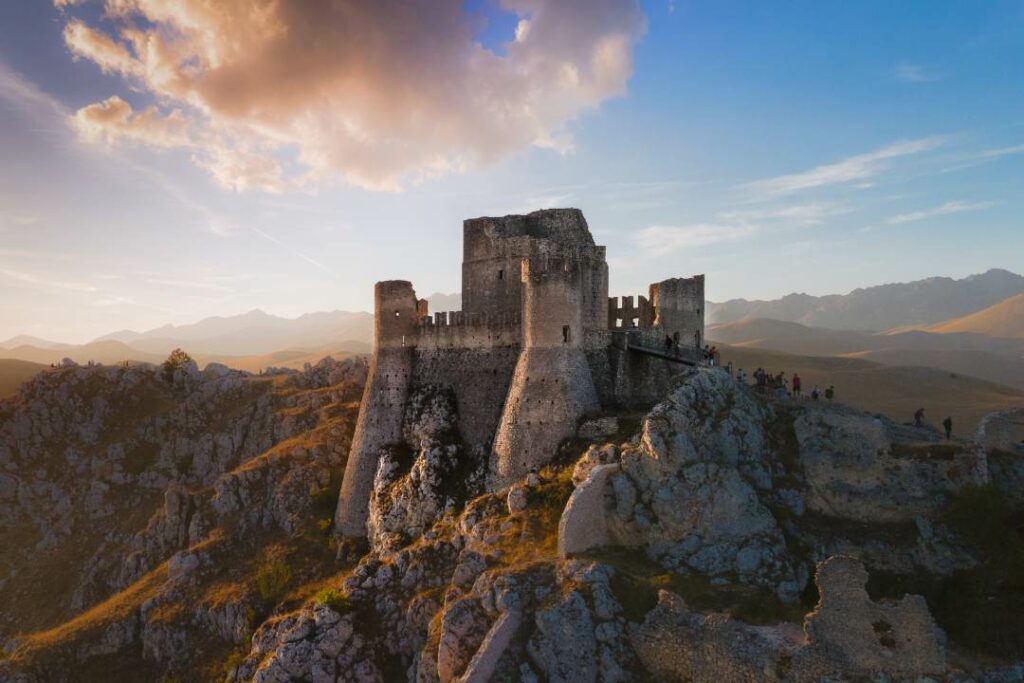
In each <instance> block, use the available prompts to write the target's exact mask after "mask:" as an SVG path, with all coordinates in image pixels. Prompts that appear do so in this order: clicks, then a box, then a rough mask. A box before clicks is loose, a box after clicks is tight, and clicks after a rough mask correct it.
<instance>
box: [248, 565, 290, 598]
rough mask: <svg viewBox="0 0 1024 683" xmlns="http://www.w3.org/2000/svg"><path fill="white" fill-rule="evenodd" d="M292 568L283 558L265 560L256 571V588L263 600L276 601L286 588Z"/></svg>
mask: <svg viewBox="0 0 1024 683" xmlns="http://www.w3.org/2000/svg"><path fill="white" fill-rule="evenodd" d="M291 580H292V569H291V567H289V566H288V563H287V562H285V561H284V560H273V561H271V562H267V563H266V564H264V565H263V566H262V567H260V569H259V571H258V572H257V573H256V588H257V590H259V593H260V599H262V600H263V601H264V602H277V601H278V600H280V599H281V597H283V596H284V594H285V591H286V590H288V584H289V583H290V582H291Z"/></svg>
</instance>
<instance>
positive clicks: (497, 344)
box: [335, 209, 704, 536]
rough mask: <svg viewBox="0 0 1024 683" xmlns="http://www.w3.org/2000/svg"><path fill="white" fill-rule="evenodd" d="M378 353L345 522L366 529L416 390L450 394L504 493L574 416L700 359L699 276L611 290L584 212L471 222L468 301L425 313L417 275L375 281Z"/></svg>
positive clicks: (642, 397)
mask: <svg viewBox="0 0 1024 683" xmlns="http://www.w3.org/2000/svg"><path fill="white" fill-rule="evenodd" d="M374 316H375V330H374V349H373V358H372V360H371V364H370V374H369V377H368V379H367V384H366V389H365V393H364V394H363V402H362V407H361V410H360V413H359V420H358V423H357V425H356V431H355V436H354V438H353V442H352V449H351V452H350V454H349V458H348V464H347V466H346V469H345V477H344V480H343V483H342V489H341V497H340V500H339V503H338V511H337V515H336V520H335V521H336V526H337V528H338V530H339V531H340V532H341V533H343V534H345V535H346V536H363V535H365V534H366V519H367V511H368V505H369V499H370V492H371V489H372V486H373V479H374V474H375V472H376V469H377V461H378V457H379V454H380V452H381V449H382V448H384V447H386V446H388V445H389V444H393V443H397V442H398V441H400V440H401V437H402V425H403V418H404V413H405V408H406V403H407V400H408V397H409V395H410V393H411V392H412V391H413V390H415V389H416V388H417V387H420V386H424V385H428V384H433V385H439V386H441V387H445V388H447V389H450V390H451V392H452V393H453V394H454V396H455V399H456V402H457V409H458V415H459V419H458V422H459V432H460V436H461V438H462V441H463V444H464V445H465V447H466V448H468V449H470V450H473V451H477V452H479V453H481V454H486V455H489V456H490V457H489V463H490V465H489V473H488V488H489V489H492V490H494V489H498V488H501V487H502V486H505V485H507V484H508V483H510V482H512V481H514V480H516V479H518V478H520V477H522V476H524V475H525V474H527V473H528V472H529V471H530V470H531V469H532V468H534V467H539V466H541V465H543V464H545V463H547V462H548V461H550V460H551V459H552V457H553V456H554V455H555V452H556V450H557V447H558V445H559V443H560V442H561V441H562V440H564V439H565V438H567V437H570V436H572V435H574V434H575V432H576V427H577V424H578V422H579V420H580V419H581V418H582V417H584V416H585V415H587V414H589V413H592V412H597V411H599V410H602V409H614V408H619V407H631V408H644V407H647V406H650V405H652V404H653V403H654V402H656V401H657V400H658V399H660V398H661V397H662V396H663V395H664V393H665V391H667V389H668V388H669V386H670V384H671V383H672V380H673V377H674V376H675V375H676V374H678V372H679V371H680V370H681V369H682V368H683V367H685V364H686V363H693V362H695V361H696V360H697V359H698V358H699V351H700V347H701V346H702V344H703V338H704V276H703V275H698V276H695V277H692V278H685V279H684V278H677V279H670V280H664V281H662V282H656V283H654V284H652V285H651V286H650V289H649V292H648V296H646V297H644V296H639V297H636V298H634V297H632V296H624V297H622V298H621V299H620V298H617V297H613V298H609V297H608V264H607V262H606V260H605V248H604V247H602V246H597V245H595V244H594V239H593V237H592V236H591V234H590V230H589V228H588V226H587V222H586V219H584V217H583V214H582V212H580V211H579V210H578V209H548V210H543V211H535V212H533V213H531V214H528V215H525V216H505V217H503V218H474V219H470V220H467V221H465V222H464V223H463V262H462V310H461V311H454V312H447V313H445V312H440V313H434V314H433V315H431V314H430V312H429V310H428V306H427V302H426V300H422V299H417V298H416V292H415V290H414V289H413V286H412V284H411V283H409V282H406V281H403V280H389V281H385V282H378V283H377V284H376V286H375V288H374Z"/></svg>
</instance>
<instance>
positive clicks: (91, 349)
mask: <svg viewBox="0 0 1024 683" xmlns="http://www.w3.org/2000/svg"><path fill="white" fill-rule="evenodd" d="M0 356H2V357H3V358H5V359H16V360H21V361H29V362H32V363H41V364H45V365H50V364H51V363H59V362H61V360H62V359H63V358H65V357H67V358H71V359H72V360H74V361H76V362H78V363H82V364H84V363H88V362H89V361H93V362H94V363H103V364H104V365H113V364H117V363H123V362H124V361H138V362H146V363H158V362H161V361H163V360H164V358H166V357H167V354H152V353H146V352H144V351H140V350H139V349H135V348H132V347H131V346H128V345H127V344H124V343H122V342H119V341H114V340H112V339H108V340H104V341H95V342H89V343H88V344H82V345H80V346H70V345H66V344H65V345H61V346H60V347H58V348H40V347H38V346H33V345H30V344H23V345H21V346H16V347H14V348H13V349H5V350H3V352H2V353H0Z"/></svg>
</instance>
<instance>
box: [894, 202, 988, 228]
mask: <svg viewBox="0 0 1024 683" xmlns="http://www.w3.org/2000/svg"><path fill="white" fill-rule="evenodd" d="M993 206H995V202H962V201H954V202H946V203H945V204H943V205H942V206H936V207H934V208H932V209H922V210H920V211H911V212H910V213H901V214H898V215H896V216H892V217H890V218H889V219H888V220H886V223H888V224H889V225H899V224H901V223H913V222H915V221H923V220H926V219H928V218H934V217H935V216H946V215H949V214H953V213H963V212H964V211H981V210H982V209H988V208H990V207H993Z"/></svg>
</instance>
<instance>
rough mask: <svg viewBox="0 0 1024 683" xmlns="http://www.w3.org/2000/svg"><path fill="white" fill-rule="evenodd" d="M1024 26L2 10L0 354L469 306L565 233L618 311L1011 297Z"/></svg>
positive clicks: (865, 13) (1023, 13)
mask: <svg viewBox="0 0 1024 683" xmlns="http://www.w3.org/2000/svg"><path fill="white" fill-rule="evenodd" d="M1022 114H1024V3H1021V2H1019V1H1016V2H999V1H997V0H994V1H991V2H985V3H977V2H966V1H963V2H947V1H945V0H928V1H921V2H901V3H892V2H888V1H878V2H873V1H867V2H858V3H849V2H838V1H836V2H831V1H827V0H813V1H806V2H804V1H794V2H786V3H764V2H757V1H751V2H733V1H729V0H722V1H718V0H716V1H714V2H712V1H710V0H709V1H706V2H686V1H684V0H645V1H642V2H639V3H637V2H634V0H429V1H428V0H379V1H377V2H360V1H359V0H324V1H323V2H315V3H310V2H304V1H300V0H276V1H272V0H221V2H218V3H206V2H203V1H202V0H173V1H172V0H56V2H49V1H47V0H4V2H2V3H0V339H5V338H7V337H10V336H13V335H16V334H31V335H36V336H41V337H44V338H47V339H52V340H58V341H67V342H85V341H88V340H89V339H92V338H95V337H97V336H100V335H102V334H106V333H108V332H111V331H114V330H119V329H134V330H138V331H143V330H147V329H151V328H154V327H158V326H160V325H163V324H165V323H174V324H184V323H189V322H194V321H196V320H199V319H201V318H203V317H207V316H211V315H233V314H237V313H242V312H245V311H248V310H251V309H254V308H259V309H262V310H264V311H267V312H269V313H273V314H277V315H283V316H289V317H293V316H297V315H300V314H302V313H306V312H312V311H322V310H337V309H341V310H370V308H371V303H372V285H373V283H374V282H375V281H378V280H384V279H408V280H411V281H413V283H414V285H415V286H416V289H417V292H418V293H419V294H420V295H421V296H426V295H428V294H430V293H433V292H437V291H441V292H455V291H458V289H459V279H460V262H461V237H462V227H461V226H462V220H463V219H465V218H469V217H476V216H482V215H504V214H508V213H524V212H527V211H531V210H534V209H539V208H549V207H560V206H574V207H578V208H580V209H582V210H583V212H584V214H585V215H586V217H587V220H588V222H589V225H590V228H591V231H592V232H593V234H594V236H595V239H596V240H597V242H598V243H599V244H604V245H606V246H607V248H608V258H609V266H610V283H611V294H613V295H620V294H640V293H644V292H646V289H647V285H648V283H650V282H654V281H657V280H661V279H664V278H667V277H673V276H689V275H692V274H695V273H704V274H705V275H706V277H707V280H706V282H707V295H708V298H710V299H712V300H716V301H721V300H725V299H730V298H736V297H744V298H748V299H753V298H759V299H766V298H775V297H778V296H781V295H784V294H787V293H790V292H807V293H809V294H826V293H844V292H847V291H850V290H852V289H854V288H857V287H863V286H870V285H875V284H882V283H886V282H902V281H909V280H914V279H920V278H924V277H930V276H936V275H944V276H952V277H964V276H967V275H970V274H972V273H979V272H983V271H985V270H988V269H990V268H1005V269H1008V270H1012V271H1015V272H1022V271H1024V221H1022V216H1024V212H1022V209H1024V115H1022Z"/></svg>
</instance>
